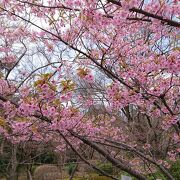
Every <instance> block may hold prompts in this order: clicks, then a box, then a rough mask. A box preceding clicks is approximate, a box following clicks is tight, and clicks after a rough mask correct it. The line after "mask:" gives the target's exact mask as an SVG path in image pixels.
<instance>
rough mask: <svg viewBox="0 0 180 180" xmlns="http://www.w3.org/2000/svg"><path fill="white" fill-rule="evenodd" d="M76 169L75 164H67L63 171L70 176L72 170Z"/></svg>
mask: <svg viewBox="0 0 180 180" xmlns="http://www.w3.org/2000/svg"><path fill="white" fill-rule="evenodd" d="M75 167H76V164H74V163H69V164H67V165H66V166H65V170H66V171H67V172H68V174H69V175H71V174H72V172H73V171H74V168H75Z"/></svg>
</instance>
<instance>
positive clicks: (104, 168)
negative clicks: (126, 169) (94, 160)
mask: <svg viewBox="0 0 180 180" xmlns="http://www.w3.org/2000/svg"><path fill="white" fill-rule="evenodd" d="M98 168H99V169H101V170H102V171H104V172H106V173H107V174H113V166H112V164H111V163H101V164H99V165H98Z"/></svg>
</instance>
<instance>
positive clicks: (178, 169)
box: [170, 160, 180, 180]
mask: <svg viewBox="0 0 180 180" xmlns="http://www.w3.org/2000/svg"><path fill="white" fill-rule="evenodd" d="M170 173H171V174H172V176H173V177H174V178H175V179H176V180H179V179H180V160H177V161H176V162H175V163H173V164H172V166H171V168H170Z"/></svg>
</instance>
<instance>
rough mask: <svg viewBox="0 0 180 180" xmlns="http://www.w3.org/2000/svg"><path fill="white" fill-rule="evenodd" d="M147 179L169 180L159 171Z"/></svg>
mask: <svg viewBox="0 0 180 180" xmlns="http://www.w3.org/2000/svg"><path fill="white" fill-rule="evenodd" d="M147 178H148V180H154V179H161V180H167V178H166V177H165V176H164V175H163V174H162V173H161V172H159V171H157V172H155V173H153V174H150V175H148V176H147Z"/></svg>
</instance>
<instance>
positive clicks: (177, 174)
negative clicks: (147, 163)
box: [148, 160, 180, 180]
mask: <svg viewBox="0 0 180 180" xmlns="http://www.w3.org/2000/svg"><path fill="white" fill-rule="evenodd" d="M169 172H170V174H171V175H172V176H173V177H174V179H175V180H179V179H180V160H177V161H176V162H175V163H173V164H172V165H171V168H170V169H169ZM154 177H155V178H156V179H161V180H166V179H167V178H166V177H165V176H164V175H163V174H162V173H161V172H160V171H157V172H156V173H153V174H151V175H149V176H148V180H154Z"/></svg>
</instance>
